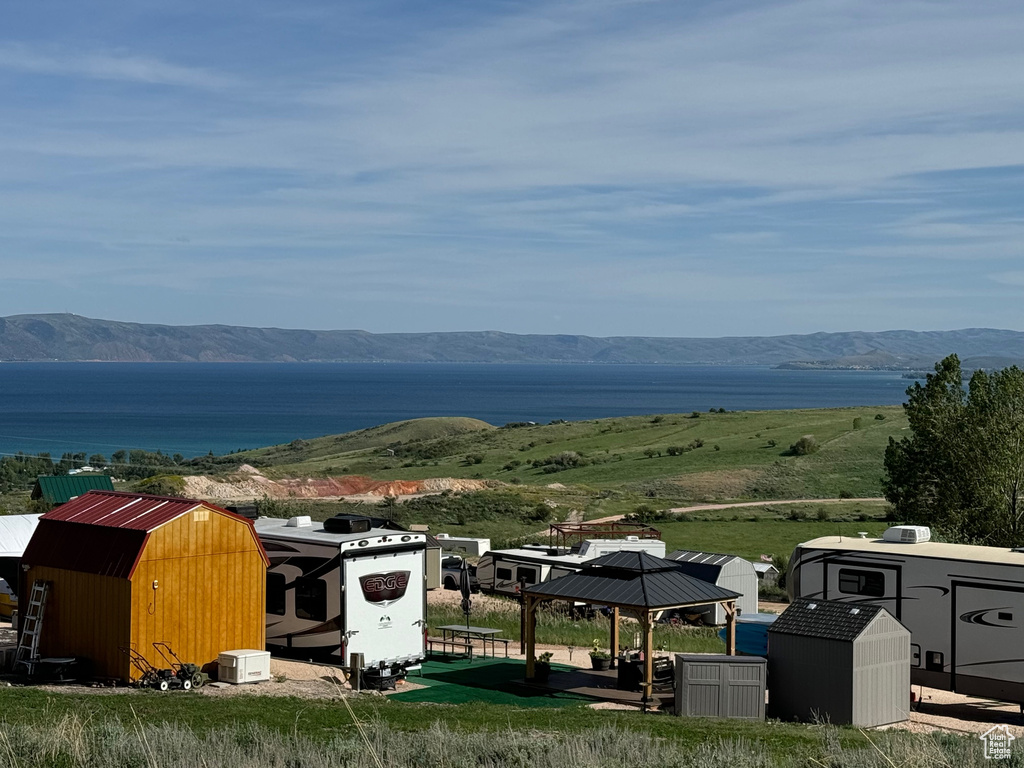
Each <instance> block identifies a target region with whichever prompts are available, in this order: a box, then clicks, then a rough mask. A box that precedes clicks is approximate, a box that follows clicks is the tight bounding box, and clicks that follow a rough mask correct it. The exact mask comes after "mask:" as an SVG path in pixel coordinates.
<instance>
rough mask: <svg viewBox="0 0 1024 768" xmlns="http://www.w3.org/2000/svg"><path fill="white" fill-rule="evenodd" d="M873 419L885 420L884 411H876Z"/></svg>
mask: <svg viewBox="0 0 1024 768" xmlns="http://www.w3.org/2000/svg"><path fill="white" fill-rule="evenodd" d="M875 421H885V414H884V413H876V414H875Z"/></svg>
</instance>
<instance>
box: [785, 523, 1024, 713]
mask: <svg viewBox="0 0 1024 768" xmlns="http://www.w3.org/2000/svg"><path fill="white" fill-rule="evenodd" d="M910 528H911V527H909V526H899V527H896V528H890V529H889V530H888V531H887V532H886V534H885V536H884V537H883V538H882V539H867V538H851V537H847V536H841V537H840V536H826V537H823V538H819V539H814V540H813V541H808V542H806V543H804V544H800V545H798V546H797V547H796V549H795V550H794V551H793V556H792V558H791V560H790V569H789V576H788V582H787V586H788V589H789V593H790V596H791V597H794V598H797V597H803V598H809V599H819V600H838V601H843V602H847V603H862V604H868V605H878V606H881V607H883V608H885V609H886V610H887V611H889V613H891V614H892V615H893V616H894V617H895V618H896V619H898V620H899V621H900V622H901V623H902V624H903V625H904V626H906V627H907V629H909V630H910V632H911V636H912V639H911V682H912V683H914V684H915V685H926V686H928V687H931V688H939V689H944V690H949V691H956V692H958V693H963V694H968V695H973V696H983V697H987V698H992V699H998V700H1001V701H1011V702H1017V703H1022V704H1024V653H1022V646H1024V551H1018V550H1015V549H1002V548H998V547H979V546H968V545H961V544H940V543H935V542H931V541H927V540H925V541H922V540H921V539H926V538H927V529H920V528H919V529H917V530H918V531H923V532H924V535H923V536H922V535H908V534H912V533H913V531H911V530H910ZM901 534H902V535H901Z"/></svg>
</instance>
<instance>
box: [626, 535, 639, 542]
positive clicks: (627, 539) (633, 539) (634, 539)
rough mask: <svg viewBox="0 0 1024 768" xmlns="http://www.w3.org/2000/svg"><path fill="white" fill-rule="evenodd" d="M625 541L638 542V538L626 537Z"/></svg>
mask: <svg viewBox="0 0 1024 768" xmlns="http://www.w3.org/2000/svg"><path fill="white" fill-rule="evenodd" d="M626 541H640V537H639V536H627V537H626Z"/></svg>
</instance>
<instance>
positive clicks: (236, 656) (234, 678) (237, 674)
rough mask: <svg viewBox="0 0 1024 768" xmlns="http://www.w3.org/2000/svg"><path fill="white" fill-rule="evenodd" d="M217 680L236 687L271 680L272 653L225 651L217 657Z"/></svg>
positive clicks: (247, 650)
mask: <svg viewBox="0 0 1024 768" xmlns="http://www.w3.org/2000/svg"><path fill="white" fill-rule="evenodd" d="M217 679H218V680H219V681H220V682H222V683H232V684H234V685H240V684H242V683H259V682H262V681H264V680H269V679H270V651H255V650H252V649H248V648H247V649H244V650H240V651H224V652H223V653H221V654H219V655H218V656H217Z"/></svg>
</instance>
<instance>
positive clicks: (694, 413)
mask: <svg viewBox="0 0 1024 768" xmlns="http://www.w3.org/2000/svg"><path fill="white" fill-rule="evenodd" d="M690 418H691V419H699V418H700V411H694V412H693V413H691V414H690Z"/></svg>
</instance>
